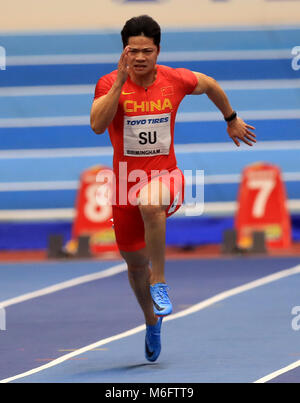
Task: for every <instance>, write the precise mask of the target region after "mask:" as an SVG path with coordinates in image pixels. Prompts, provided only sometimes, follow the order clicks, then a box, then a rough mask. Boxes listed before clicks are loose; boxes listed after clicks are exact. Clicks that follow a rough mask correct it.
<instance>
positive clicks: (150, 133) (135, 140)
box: [124, 113, 171, 157]
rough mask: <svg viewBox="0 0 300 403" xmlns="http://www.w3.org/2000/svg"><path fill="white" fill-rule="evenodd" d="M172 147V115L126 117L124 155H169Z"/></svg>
mask: <svg viewBox="0 0 300 403" xmlns="http://www.w3.org/2000/svg"><path fill="white" fill-rule="evenodd" d="M170 145H171V114H170V113H164V114H160V115H146V116H125V117H124V155H128V156H131V157H148V156H152V155H168V154H169V151H170Z"/></svg>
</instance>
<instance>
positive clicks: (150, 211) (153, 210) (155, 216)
mask: <svg viewBox="0 0 300 403" xmlns="http://www.w3.org/2000/svg"><path fill="white" fill-rule="evenodd" d="M139 209H140V212H141V215H142V217H143V220H144V222H145V221H146V222H150V223H151V222H156V221H157V220H162V219H165V216H166V212H165V210H166V207H164V206H155V205H139Z"/></svg>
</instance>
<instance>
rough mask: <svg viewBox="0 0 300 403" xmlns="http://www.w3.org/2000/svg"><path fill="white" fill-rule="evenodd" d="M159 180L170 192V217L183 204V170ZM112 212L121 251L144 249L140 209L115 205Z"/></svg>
mask: <svg viewBox="0 0 300 403" xmlns="http://www.w3.org/2000/svg"><path fill="white" fill-rule="evenodd" d="M170 178H171V179H170ZM159 179H160V180H161V181H162V182H163V183H164V184H165V185H166V186H167V187H168V188H169V190H170V199H169V201H170V204H169V206H168V207H167V209H166V216H167V217H170V216H171V215H172V214H174V213H175V212H176V211H177V210H178V209H179V208H180V206H181V205H182V203H183V200H184V176H183V173H182V172H181V170H180V169H178V168H176V169H174V170H173V171H171V176H168V175H160V176H159ZM148 183H149V182H148ZM148 183H146V184H148ZM143 186H145V183H142V184H141V186H140V189H141V188H142V187H143ZM112 210H113V222H114V230H115V235H116V241H117V244H118V247H119V249H120V250H122V251H124V252H130V251H136V250H139V249H142V248H144V247H145V246H146V243H145V235H144V233H145V230H144V222H143V219H142V216H141V213H140V210H139V207H138V206H137V205H132V204H128V205H126V206H115V205H113V206H112Z"/></svg>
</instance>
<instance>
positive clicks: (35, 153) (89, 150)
mask: <svg viewBox="0 0 300 403" xmlns="http://www.w3.org/2000/svg"><path fill="white" fill-rule="evenodd" d="M299 149H300V140H280V141H276V140H275V141H272V140H270V141H268V140H267V141H259V142H258V143H257V144H255V148H254V149H250V150H251V151H250V152H253V151H255V150H256V151H267V150H268V151H270V150H279V151H282V150H299ZM236 150H237V147H236V146H235V145H234V144H233V143H232V142H230V141H227V142H216V143H189V144H175V151H176V153H181V154H191V153H208V152H212V153H215V152H232V151H234V152H236ZM241 151H249V147H248V146H246V147H244V148H242V147H240V148H239V152H241ZM112 155H113V148H112V147H111V146H104V147H76V148H74V147H73V148H44V149H40V148H38V149H28V150H26V149H20V150H0V159H1V160H2V159H16V160H17V159H27V158H29V159H32V158H37V159H43V158H74V157H100V156H109V157H112Z"/></svg>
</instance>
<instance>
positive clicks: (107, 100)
mask: <svg viewBox="0 0 300 403" xmlns="http://www.w3.org/2000/svg"><path fill="white" fill-rule="evenodd" d="M128 49H129V48H128V46H127V47H126V48H125V49H124V51H123V52H122V54H121V57H120V60H119V64H118V74H117V78H116V81H115V82H114V83H113V85H112V87H111V89H110V90H109V91H108V93H107V94H105V95H103V96H101V97H99V98H98V99H95V100H94V102H93V104H92V108H91V114H90V123H91V128H92V129H93V131H94V132H95V133H96V134H102V133H104V132H105V130H106V129H107V127H108V126H109V125H110V123H111V121H112V120H113V118H114V117H115V114H116V112H117V109H118V104H119V98H120V95H121V91H122V87H123V85H124V83H125V81H126V80H127V76H128V67H127V53H128Z"/></svg>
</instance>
